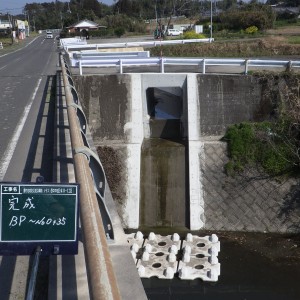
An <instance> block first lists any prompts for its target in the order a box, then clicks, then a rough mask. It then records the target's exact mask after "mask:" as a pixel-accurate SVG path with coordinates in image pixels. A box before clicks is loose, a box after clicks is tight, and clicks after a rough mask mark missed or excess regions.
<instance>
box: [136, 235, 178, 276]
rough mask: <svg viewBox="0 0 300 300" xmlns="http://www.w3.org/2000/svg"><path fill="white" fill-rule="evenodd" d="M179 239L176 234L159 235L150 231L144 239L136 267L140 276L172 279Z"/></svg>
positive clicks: (176, 263)
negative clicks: (141, 252) (141, 253)
mask: <svg viewBox="0 0 300 300" xmlns="http://www.w3.org/2000/svg"><path fill="white" fill-rule="evenodd" d="M180 246H181V240H180V237H179V235H178V234H176V233H175V234H173V235H168V236H161V235H159V234H154V233H153V232H151V233H150V234H149V236H148V239H146V240H145V243H144V247H143V250H144V252H143V255H142V257H141V259H140V260H139V261H138V264H137V267H138V271H139V274H140V276H141V277H144V278H150V277H154V276H155V277H158V278H160V279H172V278H173V277H174V275H175V273H176V272H177V266H178V261H177V254H178V251H179V250H180Z"/></svg>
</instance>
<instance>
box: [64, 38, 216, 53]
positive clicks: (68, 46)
mask: <svg viewBox="0 0 300 300" xmlns="http://www.w3.org/2000/svg"><path fill="white" fill-rule="evenodd" d="M213 40H214V39H210V38H209V39H187V40H168V41H163V40H155V41H145V42H125V43H105V44H83V45H82V44H80V43H78V44H77V43H76V41H75V40H74V41H71V40H69V41H68V39H61V40H60V45H61V47H62V48H64V49H65V50H66V51H74V50H75V49H76V50H83V49H95V50H98V49H107V48H129V47H156V46H162V45H176V44H189V43H211V42H213Z"/></svg>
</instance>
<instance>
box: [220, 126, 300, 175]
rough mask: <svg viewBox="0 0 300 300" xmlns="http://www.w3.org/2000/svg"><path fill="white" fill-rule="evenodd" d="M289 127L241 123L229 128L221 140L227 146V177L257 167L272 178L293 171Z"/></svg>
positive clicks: (294, 161) (295, 164) (293, 156)
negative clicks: (247, 168) (246, 168)
mask: <svg viewBox="0 0 300 300" xmlns="http://www.w3.org/2000/svg"><path fill="white" fill-rule="evenodd" d="M289 128H290V127H289V125H288V123H286V122H282V123H271V122H261V123H241V124H235V125H232V126H230V127H229V128H228V130H227V132H226V134H225V136H224V140H225V141H227V143H228V155H229V158H230V160H229V162H228V163H227V164H226V165H225V171H226V173H227V174H228V175H231V176H232V175H234V174H235V173H236V172H240V171H243V170H244V168H245V167H246V166H247V167H252V166H257V165H260V166H261V167H262V168H263V169H264V171H265V172H266V173H267V174H269V175H271V176H278V175H282V174H284V173H289V172H293V171H295V167H296V166H297V165H298V161H297V157H296V156H295V155H294V151H293V150H294V149H293V146H291V144H290V143H287V141H289V142H290V139H289V133H288V129H289Z"/></svg>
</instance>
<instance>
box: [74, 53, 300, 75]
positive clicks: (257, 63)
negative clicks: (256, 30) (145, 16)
mask: <svg viewBox="0 0 300 300" xmlns="http://www.w3.org/2000/svg"><path fill="white" fill-rule="evenodd" d="M76 65H77V66H78V67H79V72H80V75H82V74H83V68H84V67H89V68H91V67H119V72H120V73H121V74H122V73H123V72H124V70H123V68H124V67H125V66H126V67H130V66H159V67H160V72H161V73H164V72H165V66H166V65H169V66H171V65H181V66H185V65H186V66H188V65H189V66H190V65H194V66H198V67H199V72H201V73H203V74H205V73H206V68H207V67H208V66H230V67H239V68H242V70H239V72H237V73H244V74H248V71H249V67H258V68H285V69H288V70H291V69H293V68H294V69H297V68H300V61H293V60H261V59H231V58H224V59H220V58H219V59H215V58H214V59H210V58H209V59H208V58H170V57H150V58H146V59H145V58H111V59H99V60H90V59H85V58H82V59H78V61H77V63H76Z"/></svg>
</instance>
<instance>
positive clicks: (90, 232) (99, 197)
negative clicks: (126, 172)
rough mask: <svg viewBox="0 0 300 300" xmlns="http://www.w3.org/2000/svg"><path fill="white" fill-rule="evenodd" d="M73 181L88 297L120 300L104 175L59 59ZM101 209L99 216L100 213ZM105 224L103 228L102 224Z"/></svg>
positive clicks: (69, 80)
mask: <svg viewBox="0 0 300 300" xmlns="http://www.w3.org/2000/svg"><path fill="white" fill-rule="evenodd" d="M60 62H61V68H62V74H63V82H64V88H65V96H66V102H67V112H68V119H69V125H70V136H71V144H72V149H73V160H74V169H75V176H76V181H77V182H78V183H79V184H80V200H81V201H80V217H81V219H80V221H81V225H82V231H83V238H84V244H83V245H84V249H85V259H86V265H87V275H88V284H89V291H90V298H91V299H94V300H107V299H114V300H115V299H116V300H119V299H121V296H120V292H119V289H118V286H117V281H116V277H115V273H114V270H113V266H112V261H111V257H110V254H109V249H108V244H107V239H110V240H111V239H113V238H114V236H113V229H112V224H111V221H110V217H109V214H108V211H107V208H106V205H105V199H104V192H105V184H106V179H105V173H104V170H103V167H102V165H101V162H100V160H99V159H98V157H97V156H96V155H95V154H94V153H93V151H92V150H91V149H89V147H88V142H87V139H86V128H87V123H86V118H85V116H84V113H83V112H82V110H81V109H80V107H79V106H78V100H79V99H78V95H77V92H76V90H75V87H74V85H73V80H72V78H71V76H70V71H69V68H68V64H67V63H66V61H65V60H64V59H63V57H62V56H61V59H60ZM100 208H101V210H102V211H101V213H100ZM103 216H104V218H105V220H104V218H103ZM104 223H105V224H106V225H105V226H103V224H104Z"/></svg>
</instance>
